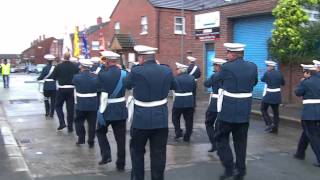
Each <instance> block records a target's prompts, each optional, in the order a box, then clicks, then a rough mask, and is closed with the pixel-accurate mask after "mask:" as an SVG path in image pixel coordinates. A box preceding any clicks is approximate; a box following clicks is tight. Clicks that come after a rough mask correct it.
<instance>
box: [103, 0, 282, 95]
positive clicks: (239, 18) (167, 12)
mask: <svg viewBox="0 0 320 180" xmlns="http://www.w3.org/2000/svg"><path fill="white" fill-rule="evenodd" d="M277 2H278V1H277V0H231V1H229V0H228V1H226V0H183V1H182V0H170V1H169V0H120V1H119V2H118V4H117V6H116V7H115V9H114V11H113V13H112V14H111V17H110V19H111V20H110V22H109V32H108V33H107V42H108V43H109V44H110V47H111V49H114V50H116V51H118V52H120V53H124V56H123V59H124V62H127V61H128V59H129V58H130V57H131V58H132V55H129V54H131V53H133V50H132V48H130V47H128V48H127V49H126V51H124V52H122V51H121V48H120V49H119V48H112V47H113V46H114V43H116V42H117V41H114V40H115V39H117V36H119V35H121V34H129V35H130V36H128V37H129V38H128V39H127V41H132V42H134V43H133V44H145V45H150V46H153V47H157V48H158V49H159V51H158V54H157V55H156V58H157V60H159V61H160V62H161V63H166V64H168V65H170V66H171V67H174V63H175V62H176V61H180V62H182V63H187V61H186V60H185V57H186V56H187V55H192V56H195V57H197V58H198V62H197V63H198V65H199V66H200V68H201V69H202V72H203V76H202V78H201V80H204V79H205V78H207V77H209V76H210V75H211V74H212V66H211V59H212V58H213V57H220V58H225V49H224V48H223V43H225V42H241V43H245V44H247V48H246V53H245V57H246V59H248V60H251V61H253V62H255V63H256V64H257V65H258V67H259V76H261V75H262V74H263V73H264V71H265V70H266V69H265V68H266V67H265V65H264V61H265V60H266V59H268V57H269V55H268V48H267V41H268V39H269V38H270V37H271V31H272V28H273V22H274V17H273V16H272V15H271V12H272V10H273V8H274V7H275V6H276V5H277ZM128 7H130V8H128ZM199 84H202V82H199ZM199 88H200V89H201V91H202V92H204V93H205V92H207V90H206V89H203V88H202V86H201V85H199ZM262 89H263V84H262V83H259V85H258V86H257V87H256V88H255V91H254V96H255V97H257V98H261V96H262Z"/></svg>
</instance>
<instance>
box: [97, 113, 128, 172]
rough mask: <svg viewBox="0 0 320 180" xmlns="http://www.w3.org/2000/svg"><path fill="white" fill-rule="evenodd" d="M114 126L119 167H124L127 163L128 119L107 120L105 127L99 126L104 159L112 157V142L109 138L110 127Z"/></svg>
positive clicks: (99, 139)
mask: <svg viewBox="0 0 320 180" xmlns="http://www.w3.org/2000/svg"><path fill="white" fill-rule="evenodd" d="M110 125H111V126H112V129H113V133H114V137H115V140H116V142H117V151H118V152H117V157H118V159H117V162H116V165H117V167H124V166H125V163H126V120H125V119H124V120H119V121H107V122H106V126H105V127H98V128H97V138H98V142H99V146H100V152H101V156H102V159H103V160H106V159H109V158H111V149H110V144H109V141H108V138H107V133H108V127H109V126H110Z"/></svg>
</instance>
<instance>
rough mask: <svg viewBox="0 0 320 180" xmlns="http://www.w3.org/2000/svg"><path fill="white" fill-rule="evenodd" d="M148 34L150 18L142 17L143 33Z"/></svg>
mask: <svg viewBox="0 0 320 180" xmlns="http://www.w3.org/2000/svg"><path fill="white" fill-rule="evenodd" d="M140 34H148V18H147V17H146V16H143V17H141V33H140Z"/></svg>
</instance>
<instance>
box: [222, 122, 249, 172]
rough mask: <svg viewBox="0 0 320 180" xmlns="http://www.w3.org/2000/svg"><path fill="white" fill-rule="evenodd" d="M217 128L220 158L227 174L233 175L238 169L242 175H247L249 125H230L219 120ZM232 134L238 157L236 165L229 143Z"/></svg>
mask: <svg viewBox="0 0 320 180" xmlns="http://www.w3.org/2000/svg"><path fill="white" fill-rule="evenodd" d="M216 127H217V134H216V138H217V146H218V156H219V157H220V160H221V162H222V165H223V166H224V167H225V173H226V174H229V175H232V174H233V171H234V168H236V169H237V170H238V172H239V174H240V175H245V174H246V153H247V139H248V128H249V123H229V122H224V121H221V120H219V119H218V120H217V124H216ZM231 133H232V138H233V144H234V150H235V155H236V162H235V163H234V160H233V159H234V158H233V154H232V150H231V147H230V143H229V137H230V134H231Z"/></svg>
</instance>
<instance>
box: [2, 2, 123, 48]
mask: <svg viewBox="0 0 320 180" xmlns="http://www.w3.org/2000/svg"><path fill="white" fill-rule="evenodd" d="M117 2H118V0H3V1H1V3H0V5H1V10H0V28H1V30H0V54H11V53H14V54H20V53H21V52H22V51H23V50H24V49H27V48H28V47H30V43H31V41H33V40H35V39H37V38H38V37H39V36H40V35H43V34H45V35H46V37H52V36H53V37H56V38H62V37H63V34H64V32H65V31H66V30H65V29H66V27H67V29H68V30H67V31H68V32H69V33H72V32H73V29H74V27H75V26H76V25H78V26H79V27H80V29H82V28H83V27H84V26H86V27H89V26H91V25H94V24H96V19H97V17H98V16H101V17H102V18H103V21H106V20H107V19H109V17H110V14H111V12H112V10H113V9H114V7H115V5H116V4H117Z"/></svg>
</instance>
